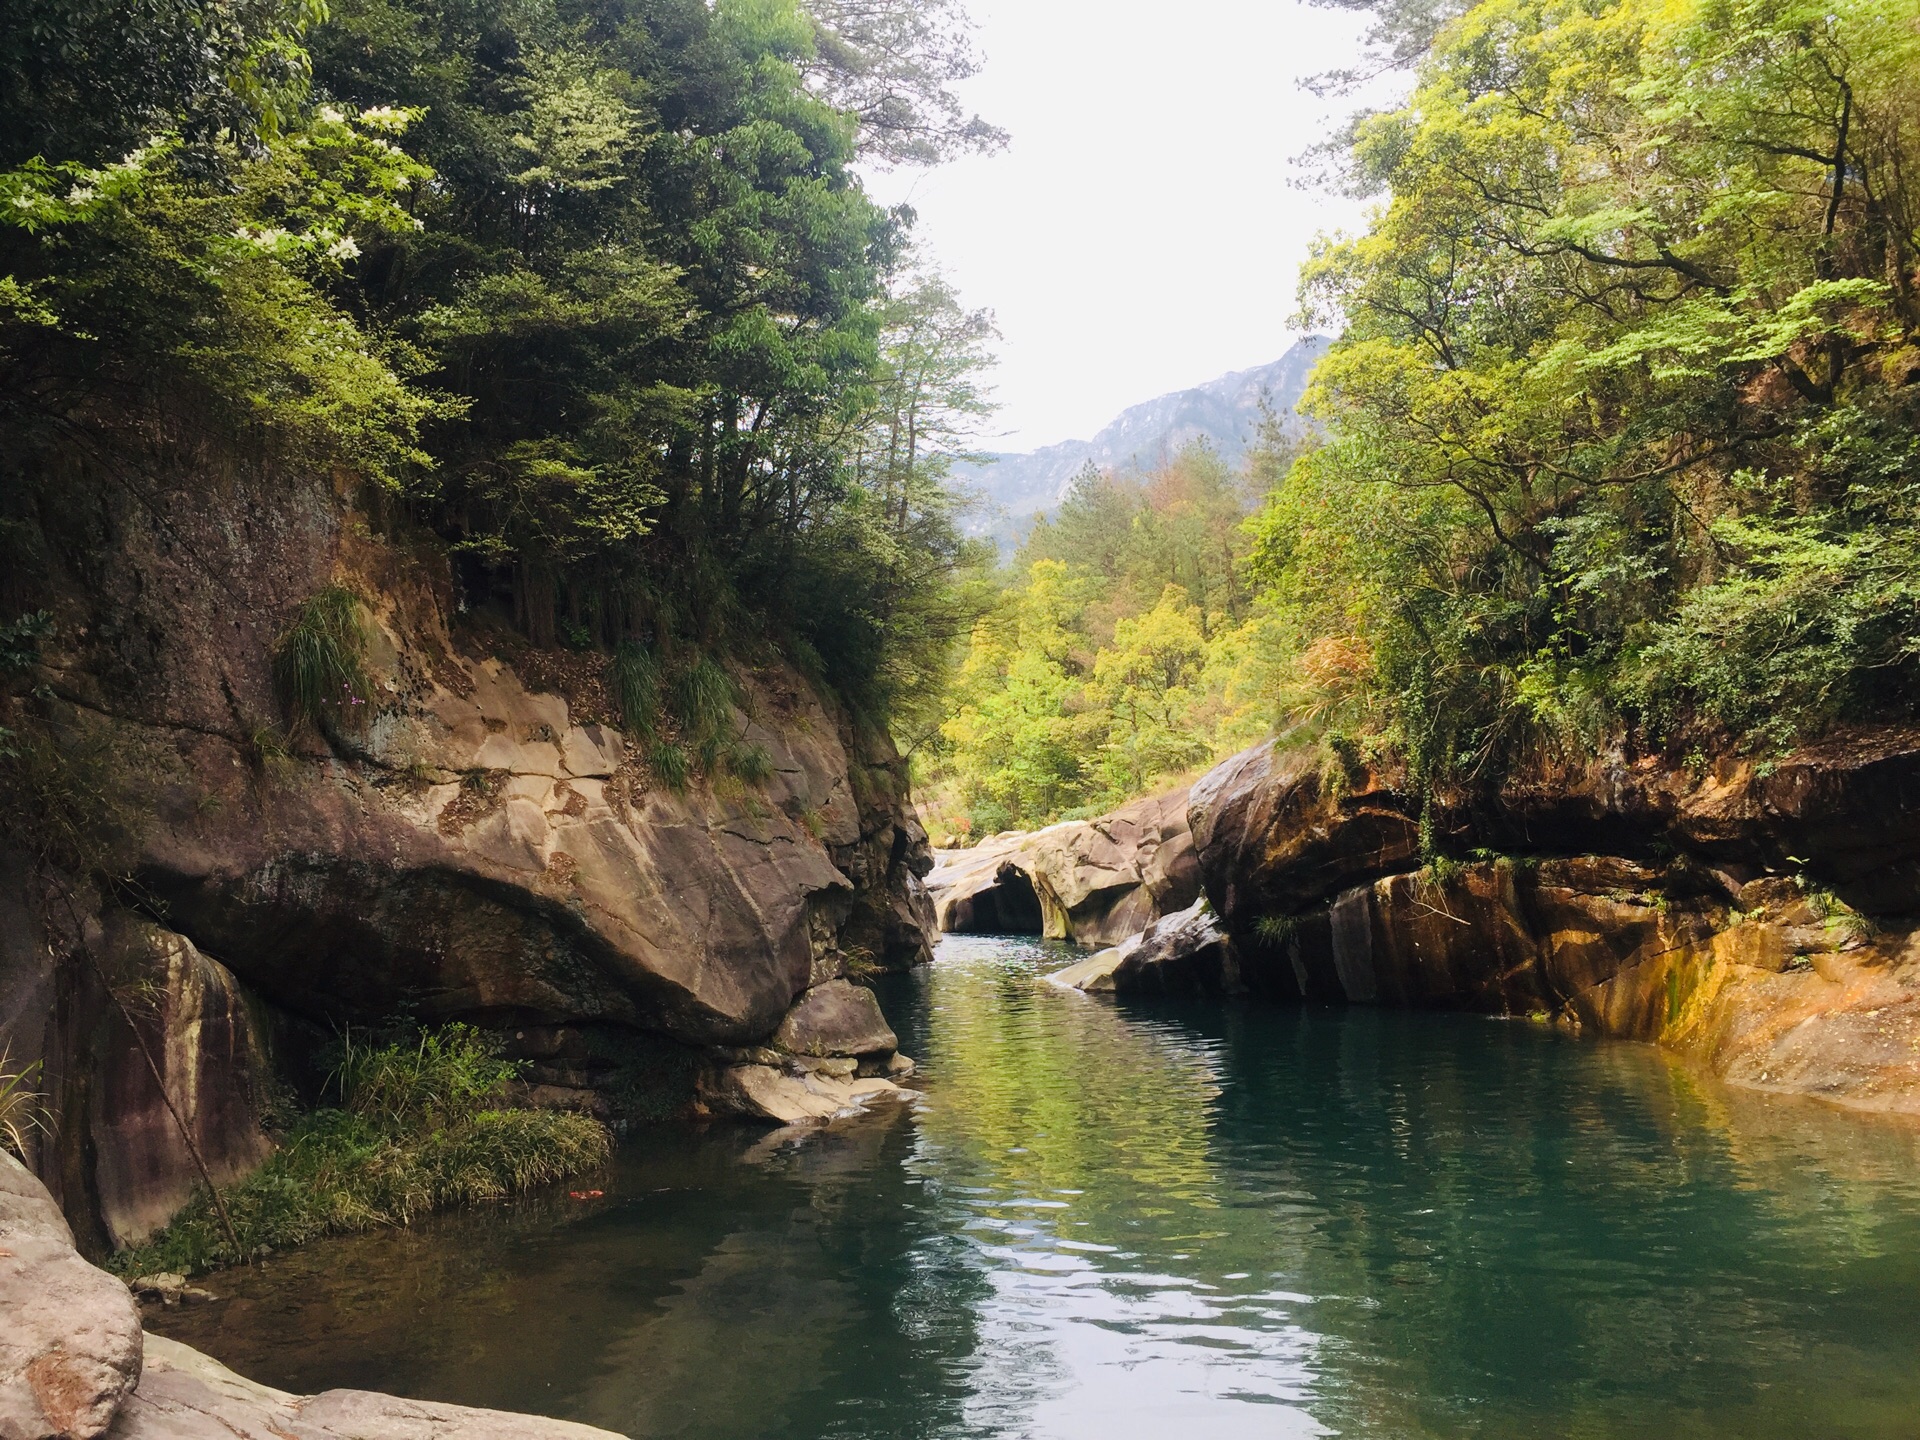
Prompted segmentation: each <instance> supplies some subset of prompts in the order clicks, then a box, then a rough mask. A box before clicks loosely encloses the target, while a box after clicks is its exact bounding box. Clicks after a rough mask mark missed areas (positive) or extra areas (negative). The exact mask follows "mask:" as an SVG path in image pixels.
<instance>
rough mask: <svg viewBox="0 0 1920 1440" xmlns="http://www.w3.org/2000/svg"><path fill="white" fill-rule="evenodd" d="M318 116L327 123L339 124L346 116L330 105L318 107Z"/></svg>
mask: <svg viewBox="0 0 1920 1440" xmlns="http://www.w3.org/2000/svg"><path fill="white" fill-rule="evenodd" d="M320 118H321V119H322V120H324V121H325V122H326V123H327V124H329V125H339V124H341V123H343V122H344V121H345V120H346V118H347V117H346V116H345V115H343V114H341V113H340V111H338V110H336V109H334V108H333V106H331V105H322V106H321V107H320Z"/></svg>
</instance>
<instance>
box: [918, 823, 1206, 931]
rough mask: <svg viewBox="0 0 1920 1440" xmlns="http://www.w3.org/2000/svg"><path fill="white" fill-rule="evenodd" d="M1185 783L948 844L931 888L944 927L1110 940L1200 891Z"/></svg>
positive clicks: (938, 920)
mask: <svg viewBox="0 0 1920 1440" xmlns="http://www.w3.org/2000/svg"><path fill="white" fill-rule="evenodd" d="M1186 811H1187V801H1186V794H1185V792H1184V791H1167V792H1166V793H1164V794H1161V795H1150V796H1148V797H1146V798H1145V799H1142V800H1135V801H1133V802H1131V803H1130V804H1127V805H1123V806H1122V807H1121V808H1120V809H1118V810H1115V811H1114V812H1113V813H1112V814H1111V815H1105V816H1102V817H1101V818H1100V819H1098V820H1074V821H1067V822H1065V823H1062V824H1059V825H1049V826H1048V827H1047V828H1046V829H1044V830H1035V831H1031V832H1015V833H1012V834H1008V835H1000V836H995V837H993V838H992V839H989V840H983V841H982V842H981V843H980V844H979V845H977V846H975V847H973V848H972V849H970V850H953V851H944V852H942V853H941V854H940V856H939V857H938V863H937V864H936V865H935V867H934V869H933V871H932V873H931V874H929V875H928V876H927V882H926V883H927V889H928V892H929V894H930V895H931V896H932V899H933V907H934V916H935V921H936V924H937V925H938V927H939V929H941V930H942V931H959V932H963V933H969V934H1036V935H1038V934H1044V935H1046V936H1048V937H1049V938H1052V939H1056V940H1073V941H1076V942H1078V943H1080V944H1082V945H1111V944H1114V943H1117V942H1118V941H1120V940H1122V939H1124V938H1126V937H1127V936H1128V935H1133V934H1137V933H1139V932H1140V931H1141V930H1144V929H1145V928H1146V927H1147V926H1148V925H1149V924H1151V923H1152V922H1153V921H1154V920H1156V919H1157V918H1159V917H1160V916H1162V915H1165V914H1168V913H1170V912H1172V911H1175V910H1179V909H1181V908H1182V907H1184V906H1186V905H1188V904H1191V903H1192V901H1193V899H1194V898H1195V897H1196V896H1197V895H1198V894H1199V893H1200V875H1199V869H1198V867H1197V865H1196V864H1195V861H1194V854H1193V840H1192V836H1191V835H1190V834H1189V833H1188V830H1187V823H1186Z"/></svg>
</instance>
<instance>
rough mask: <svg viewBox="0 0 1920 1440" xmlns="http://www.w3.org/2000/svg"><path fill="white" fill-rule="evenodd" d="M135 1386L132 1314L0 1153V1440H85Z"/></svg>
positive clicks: (136, 1326) (42, 1196)
mask: <svg viewBox="0 0 1920 1440" xmlns="http://www.w3.org/2000/svg"><path fill="white" fill-rule="evenodd" d="M139 1379H140V1311H139V1308H138V1307H137V1306H136V1305H135V1304H134V1301H133V1296H132V1295H131V1294H130V1293H129V1292H128V1290H127V1287H126V1286H125V1285H123V1284H121V1283H120V1282H119V1281H118V1280H116V1279H114V1278H113V1276H111V1275H109V1274H107V1273H106V1272H105V1271H104V1270H96V1269H95V1268H94V1267H93V1266H91V1265H89V1264H88V1263H87V1262H86V1261H85V1260H82V1259H81V1258H80V1255H79V1252H78V1251H76V1250H75V1249H74V1247H73V1232H72V1231H70V1230H69V1229H68V1228H67V1222H66V1220H65V1219H64V1218H63V1217H62V1216H61V1214H60V1208H59V1206H57V1205H55V1204H54V1203H53V1197H52V1196H51V1195H49V1194H48V1193H47V1190H46V1187H45V1186H43V1185H42V1184H41V1183H40V1182H39V1181H38V1180H37V1179H35V1178H34V1176H33V1175H32V1174H31V1173H30V1172H29V1171H28V1170H27V1169H26V1167H25V1166H23V1165H22V1164H20V1162H19V1161H17V1160H15V1159H14V1158H13V1156H11V1155H9V1154H8V1153H7V1152H6V1151H5V1150H0V1440H93V1437H94V1436H96V1435H100V1434H103V1433H105V1431H106V1430H107V1427H108V1426H109V1425H111V1424H112V1423H113V1417H114V1414H115V1412H116V1411H117V1410H118V1409H119V1406H120V1402H121V1401H122V1399H124V1398H125V1396H126V1395H127V1393H128V1392H129V1391H131V1390H132V1389H133V1387H134V1385H135V1384H137V1383H138V1381H139Z"/></svg>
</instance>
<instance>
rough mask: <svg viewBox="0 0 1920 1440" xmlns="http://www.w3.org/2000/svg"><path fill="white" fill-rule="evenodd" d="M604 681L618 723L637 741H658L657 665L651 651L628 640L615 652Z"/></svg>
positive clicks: (647, 742)
mask: <svg viewBox="0 0 1920 1440" xmlns="http://www.w3.org/2000/svg"><path fill="white" fill-rule="evenodd" d="M607 681H608V684H609V685H610V686H611V688H612V690H613V698H614V702H615V703H616V704H617V705H619V707H620V723H621V724H622V725H623V726H625V727H626V731H627V733H628V734H629V735H631V736H633V737H634V738H635V739H636V740H641V741H644V742H645V743H646V744H648V745H653V744H655V743H656V742H658V740H659V738H660V662H659V661H658V660H656V659H655V658H654V654H653V652H652V651H651V650H649V649H647V648H646V647H645V646H643V645H639V644H636V643H635V642H634V641H632V640H629V641H627V642H626V643H625V644H623V645H622V646H621V647H620V648H619V649H618V650H616V651H614V654H613V663H612V664H611V665H609V666H608V667H607Z"/></svg>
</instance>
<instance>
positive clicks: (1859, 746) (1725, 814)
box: [1100, 731, 1920, 1112]
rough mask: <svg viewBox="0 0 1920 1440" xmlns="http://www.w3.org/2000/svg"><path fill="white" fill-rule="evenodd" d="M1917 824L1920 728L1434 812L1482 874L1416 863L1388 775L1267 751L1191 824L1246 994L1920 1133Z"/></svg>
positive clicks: (1206, 792) (1554, 782) (1406, 804)
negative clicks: (1500, 1039)
mask: <svg viewBox="0 0 1920 1440" xmlns="http://www.w3.org/2000/svg"><path fill="white" fill-rule="evenodd" d="M1917 802H1920V734H1916V733H1914V732H1910V731H1903V732H1895V731H1881V732H1874V733H1873V734H1869V735H1862V736H1856V737H1853V739H1852V741H1851V742H1842V741H1838V740H1836V741H1832V742H1829V743H1827V744H1826V745H1824V746H1822V747H1817V748H1812V749H1809V750H1806V751H1803V752H1800V753H1797V754H1795V755H1792V756H1789V757H1787V758H1786V759H1785V760H1784V761H1780V762H1778V763H1777V764H1776V765H1775V766H1773V767H1771V768H1769V767H1763V766H1756V765H1754V764H1751V763H1749V762H1745V761H1739V762H1728V763H1726V764H1723V765H1722V766H1720V767H1719V768H1718V769H1717V770H1711V771H1708V772H1705V773H1700V774H1695V773H1693V772H1690V771H1687V770H1678V769H1674V768H1672V767H1669V766H1665V765H1663V764H1661V763H1660V762H1659V761H1658V760H1657V759H1640V760H1636V761H1633V762H1631V763H1629V762H1627V761H1625V760H1621V759H1619V758H1617V757H1616V758H1612V759H1602V760H1599V761H1596V762H1595V763H1594V764H1593V765H1592V766H1590V767H1588V768H1587V769H1585V770H1581V771H1569V772H1565V773H1561V774H1558V775H1548V776H1538V775H1536V776H1533V777H1531V778H1530V779H1529V780H1528V781H1527V782H1526V783H1524V784H1521V783H1515V784H1511V785H1509V786H1507V787H1505V788H1504V789H1502V790H1500V791H1498V792H1496V793H1492V794H1484V795H1480V796H1477V797H1472V799H1471V800H1468V799H1462V798H1455V799H1452V800H1450V801H1448V802H1447V803H1445V804H1442V805H1440V806H1439V807H1438V808H1437V809H1436V813H1435V814H1434V816H1433V817H1432V823H1433V829H1434V831H1435V832H1436V833H1437V834H1438V835H1440V836H1442V837H1444V838H1443V846H1444V848H1445V850H1446V851H1447V852H1449V853H1451V854H1454V855H1466V856H1474V855H1475V853H1476V852H1477V854H1478V856H1480V857H1485V858H1471V859H1467V860H1466V861H1465V862H1464V863H1462V862H1460V861H1450V862H1448V863H1445V864H1440V865H1433V866H1427V865H1423V864H1421V861H1420V846H1419V833H1420V805H1419V803H1418V801H1417V799H1416V798H1415V797H1414V796H1412V795H1410V794H1408V793H1407V792H1406V791H1405V790H1404V789H1403V788H1400V787H1398V786H1397V785H1396V777H1395V776H1393V775H1391V774H1379V773H1372V772H1369V773H1365V774H1362V775H1357V776H1355V775H1347V774H1344V773H1337V772H1336V773H1334V774H1331V775H1330V774H1329V772H1328V770H1327V769H1325V768H1324V767H1323V765H1322V762H1321V760H1320V757H1319V756H1318V755H1317V754H1315V753H1309V752H1304V751H1293V752H1288V751H1283V750H1280V749H1278V748H1277V747H1276V746H1274V745H1272V744H1268V745H1264V746H1259V747H1256V748H1255V749H1253V750H1249V751H1246V752H1244V753H1242V754H1240V755H1237V756H1234V757H1233V758H1232V759H1230V760H1228V761H1227V762H1225V763H1224V764H1222V765H1221V766H1219V767H1218V768H1216V769H1215V770H1214V771H1212V772H1210V773H1209V774H1208V775H1206V776H1205V777H1203V778H1202V779H1201V780H1200V781H1199V782H1198V783H1197V784H1196V785H1195V786H1194V787H1193V791H1192V796H1191V806H1192V808H1191V814H1190V819H1191V824H1192V830H1193V834H1194V838H1195V844H1196V848H1197V851H1198V857H1199V864H1200V867H1201V871H1202V875H1203V877H1204V880H1205V885H1206V889H1207V894H1208V896H1209V899H1210V900H1211V902H1212V904H1213V905H1214V907H1215V908H1216V910H1217V911H1218V913H1219V914H1221V915H1222V916H1223V917H1224V922H1225V925H1226V928H1227V929H1228V931H1229V932H1230V933H1231V935H1232V937H1233V943H1234V948H1235V952H1236V954H1237V955H1238V957H1239V964H1238V977H1239V980H1240V983H1241V984H1243V985H1244V986H1245V987H1246V988H1247V989H1248V990H1249V991H1250V992H1251V993H1253V994H1256V995H1261V996H1266V997H1269V998H1276V999H1289V998H1305V999H1312V1000H1322V1001H1327V1000H1330V1001H1344V1002H1347V1003H1355V1004H1388V1005H1406V1006H1430V1007H1447V1008H1459V1009H1471V1010H1480V1011H1488V1012H1493V1013H1499V1014H1541V1015H1547V1016H1552V1017H1555V1018H1558V1019H1559V1020H1561V1021H1562V1022H1563V1023H1566V1024H1569V1025H1573V1026H1577V1027H1580V1028H1583V1029H1588V1030H1593V1031H1597V1032H1600V1033H1604V1034H1610V1035H1618V1036H1625V1037H1630V1038H1634V1039H1640V1040H1649V1041H1657V1042H1659V1043H1661V1044H1664V1045H1667V1046H1669V1047H1671V1048H1674V1049H1677V1050H1681V1051H1684V1052H1687V1053H1690V1054H1694V1055H1697V1056H1699V1057H1700V1058H1701V1059H1702V1060H1704V1061H1705V1062H1707V1063H1708V1064H1709V1065H1711V1066H1712V1068H1714V1069H1715V1070H1716V1071H1718V1072H1719V1073H1721V1074H1723V1075H1725V1076H1727V1077H1728V1078H1729V1079H1732V1080H1734V1081H1736V1082H1738V1083H1742V1084H1750V1085H1758V1086H1762V1087H1767V1088H1778V1089H1784V1090H1795V1091H1802V1092H1807V1093H1813V1094H1818V1095H1822V1096H1826V1097H1828V1098H1831V1099H1834V1100H1836V1101H1839V1102H1841V1103H1845V1104H1849V1105H1855V1106H1864V1107H1870V1108H1876V1109H1900V1110H1912V1111H1916V1112H1920V1048H1917V1047H1916V1045H1915V1043H1914V1042H1915V1041H1916V1039H1920V940H1916V933H1917V932H1915V931H1914V930H1913V928H1912V925H1911V922H1910V921H1909V920H1906V919H1904V918H1903V916H1904V915H1909V914H1912V913H1914V912H1916V911H1920V865H1917V864H1916V862H1917V861H1920V803H1917ZM1490 851H1496V852H1497V851H1504V852H1505V853H1504V854H1497V855H1494V854H1489V852H1490ZM1875 907H1881V908H1880V910H1879V913H1877V914H1876V913H1875ZM1127 973H1128V969H1127V964H1125V963H1122V964H1118V965H1115V966H1112V967H1111V969H1110V979H1109V980H1106V981H1104V982H1100V983H1107V984H1111V985H1112V987H1113V988H1114V989H1115V990H1116V991H1117V992H1119V993H1125V992H1126V990H1127V989H1128V988H1129V987H1128V984H1127V981H1126V978H1125V977H1126V975H1127Z"/></svg>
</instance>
